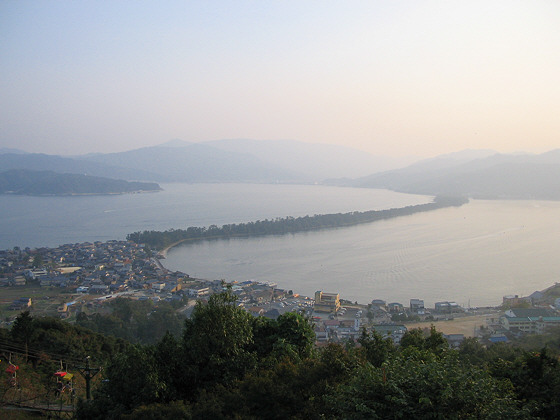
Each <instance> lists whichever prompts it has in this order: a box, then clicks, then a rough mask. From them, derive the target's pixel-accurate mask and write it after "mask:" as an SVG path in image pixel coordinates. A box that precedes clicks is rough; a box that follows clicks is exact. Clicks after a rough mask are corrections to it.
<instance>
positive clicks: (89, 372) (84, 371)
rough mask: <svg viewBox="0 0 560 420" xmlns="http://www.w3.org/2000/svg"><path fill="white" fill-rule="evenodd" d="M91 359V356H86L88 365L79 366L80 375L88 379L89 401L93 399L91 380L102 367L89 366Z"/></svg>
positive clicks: (87, 395)
mask: <svg viewBox="0 0 560 420" xmlns="http://www.w3.org/2000/svg"><path fill="white" fill-rule="evenodd" d="M89 359H90V357H89V356H88V357H86V365H85V367H78V369H79V372H80V375H82V376H83V377H84V379H85V380H86V399H87V400H88V401H89V400H91V380H92V379H93V377H94V376H95V375H97V374H98V373H99V371H100V370H101V368H92V367H90V366H89Z"/></svg>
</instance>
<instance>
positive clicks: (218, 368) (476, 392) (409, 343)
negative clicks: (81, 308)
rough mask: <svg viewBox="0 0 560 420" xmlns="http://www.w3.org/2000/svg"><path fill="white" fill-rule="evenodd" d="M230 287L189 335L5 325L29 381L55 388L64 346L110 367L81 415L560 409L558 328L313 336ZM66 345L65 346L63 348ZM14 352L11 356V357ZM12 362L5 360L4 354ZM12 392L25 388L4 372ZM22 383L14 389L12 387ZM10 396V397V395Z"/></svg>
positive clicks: (370, 414) (555, 414)
mask: <svg viewBox="0 0 560 420" xmlns="http://www.w3.org/2000/svg"><path fill="white" fill-rule="evenodd" d="M234 303H235V297H234V296H233V294H231V292H229V291H226V292H224V293H221V294H217V295H213V296H212V297H211V298H210V299H209V302H208V303H207V304H203V303H198V304H197V305H196V307H195V310H194V312H193V315H192V317H191V318H190V319H187V320H186V321H185V324H184V327H183V330H182V335H180V336H174V335H172V334H166V335H164V336H163V337H162V338H161V339H160V340H158V341H157V342H155V343H154V344H152V345H132V344H126V342H124V341H122V340H116V339H112V338H104V337H103V336H100V335H98V334H95V333H93V332H91V331H88V330H86V329H83V328H80V327H75V326H72V325H69V324H66V323H64V322H62V321H58V320H52V319H40V318H39V319H35V318H32V317H30V316H29V314H28V313H24V314H22V315H20V317H18V319H17V320H16V322H15V324H14V326H13V327H12V329H11V330H0V339H1V341H0V342H1V343H2V351H3V353H4V355H6V353H9V352H13V353H11V354H10V356H11V359H10V361H12V362H13V361H14V360H15V359H16V356H17V358H18V363H19V366H18V368H19V371H18V372H19V376H18V386H19V388H20V389H21V391H17V392H20V393H22V394H23V393H24V392H25V393H27V392H28V391H29V389H31V388H33V392H37V393H40V392H43V391H48V389H49V383H51V384H52V374H53V372H55V371H56V370H57V368H58V366H57V365H58V362H59V361H58V360H57V358H58V357H65V358H66V359H65V360H70V361H71V362H73V363H75V364H74V365H73V366H69V367H68V370H69V371H70V370H72V369H74V370H75V369H76V366H77V365H78V364H79V363H80V361H83V360H84V359H83V358H84V357H85V356H87V355H91V356H92V363H95V366H99V367H102V368H103V369H102V370H101V372H100V373H99V375H98V376H97V377H96V380H95V381H94V382H93V399H92V400H90V401H86V400H85V399H84V392H83V386H84V384H83V381H82V382H77V385H76V387H77V388H78V390H77V398H79V403H78V409H77V413H76V414H77V418H79V419H116V418H124V419H145V418H150V419H169V418H173V419H194V418H216V419H239V418H248V419H286V418H290V419H340V418H346V419H387V418H417V419H434V418H441V419H504V418H511V419H552V418H559V416H560V365H559V362H558V354H559V353H558V350H559V348H560V334H559V333H558V332H553V333H551V334H549V335H547V336H545V337H546V343H545V345H546V346H547V348H546V349H536V351H535V350H531V351H528V350H522V349H520V348H516V347H513V346H510V345H493V346H491V347H489V348H485V347H483V346H482V345H480V344H479V343H478V342H477V341H476V340H475V339H467V340H465V341H464V342H463V344H462V345H461V347H460V348H459V349H458V350H451V349H449V347H448V344H447V341H446V340H445V339H444V338H443V336H442V334H441V333H439V332H437V331H436V330H435V329H434V328H432V329H431V331H430V332H429V333H424V332H423V331H421V330H411V331H409V332H408V333H406V335H405V336H404V337H403V339H402V341H401V344H400V346H398V347H396V346H395V345H393V342H392V341H391V340H390V339H383V338H382V337H381V336H380V335H378V334H376V333H368V332H366V331H365V330H364V331H363V333H362V336H361V338H360V339H359V340H358V343H353V342H348V343H347V344H346V345H341V344H328V345H326V346H325V347H321V348H317V347H315V346H314V334H313V329H312V325H311V323H310V321H309V320H307V319H305V318H303V317H302V316H301V315H299V314H296V313H287V314H284V315H282V316H280V317H279V318H278V319H277V320H271V319H268V318H264V317H253V316H252V315H250V314H248V313H247V312H246V311H244V310H243V309H242V308H239V307H238V306H236V305H235V304H234ZM61 355H64V356H61ZM3 362H4V360H3ZM4 367H6V366H4ZM0 386H1V387H2V389H1V391H2V395H3V396H4V398H7V397H8V396H9V395H12V394H13V395H17V392H15V391H12V388H10V386H11V385H10V383H9V381H3V382H2V384H1V385H0ZM14 392H15V393H14ZM4 403H6V400H4Z"/></svg>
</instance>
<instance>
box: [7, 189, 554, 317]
mask: <svg viewBox="0 0 560 420" xmlns="http://www.w3.org/2000/svg"><path fill="white" fill-rule="evenodd" d="M163 188H164V189H165V191H163V192H159V193H147V194H127V195H119V196H102V195H100V196H80V197H24V196H0V204H1V206H0V247H1V248H3V249H6V248H12V247H14V246H20V247H26V246H29V247H39V246H57V245H60V244H63V243H76V242H85V241H90V242H91V241H97V240H99V241H106V240H109V239H124V238H125V237H126V234H128V233H131V232H135V231H139V230H152V229H153V230H165V229H170V228H186V227H188V226H209V225H211V224H216V225H218V226H220V225H222V224H226V223H239V222H248V221H256V220H263V219H267V218H268V219H270V218H275V217H285V216H294V217H297V216H304V215H307V214H309V215H313V214H326V213H338V212H349V211H354V210H357V211H364V210H373V209H386V208H394V207H403V206H407V205H413V204H420V203H425V202H428V201H431V197H425V196H416V195H407V194H399V193H395V192H391V191H386V190H371V189H355V188H338V187H326V186H315V185H307V186H302V185H261V184H164V185H163ZM559 216H560V202H556V201H530V200H529V201H482V200H473V201H471V202H470V203H469V204H467V205H464V206H462V207H459V208H446V209H440V210H436V211H432V212H426V213H418V214H414V215H411V216H404V217H399V218H395V219H390V220H385V221H379V222H374V223H370V224H365V225H358V226H353V227H345V228H336V229H329V230H323V231H317V232H304V233H297V234H289V235H284V236H265V237H257V238H235V239H228V240H215V241H207V242H199V243H190V244H183V245H180V246H177V247H175V248H172V249H171V250H170V251H169V253H168V255H167V259H166V260H164V261H163V263H164V265H165V266H166V267H167V268H169V269H172V270H180V271H183V272H186V273H188V274H190V275H191V276H196V277H201V278H208V279H225V280H228V281H232V280H238V281H242V280H248V279H254V280H258V281H269V282H275V283H277V284H278V287H281V288H285V289H292V290H293V291H294V292H299V293H302V294H307V295H312V294H313V293H314V292H315V291H316V290H324V291H327V292H339V293H340V294H341V297H343V298H346V299H350V300H352V301H358V302H361V303H367V302H368V301H371V299H374V298H375V299H378V298H379V299H385V300H387V301H390V302H395V301H396V302H401V303H404V304H405V305H408V301H409V299H411V298H420V299H424V300H425V302H426V305H428V306H433V303H434V302H436V301H440V300H452V301H456V302H457V303H459V304H461V305H464V306H487V305H498V304H500V303H501V301H502V297H503V296H504V295H507V294H519V295H527V294H530V293H531V292H533V291H535V290H542V289H544V288H546V287H548V286H550V285H553V284H554V283H555V282H556V281H558V279H559V275H560V258H559V254H560V235H559V232H560V217H559Z"/></svg>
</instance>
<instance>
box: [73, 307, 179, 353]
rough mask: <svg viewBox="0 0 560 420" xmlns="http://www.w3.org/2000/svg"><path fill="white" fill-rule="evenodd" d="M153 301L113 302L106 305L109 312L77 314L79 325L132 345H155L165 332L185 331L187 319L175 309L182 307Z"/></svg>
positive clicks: (176, 332)
mask: <svg viewBox="0 0 560 420" xmlns="http://www.w3.org/2000/svg"><path fill="white" fill-rule="evenodd" d="M182 304H183V302H182V301H177V303H175V304H174V303H167V302H163V301H160V302H159V303H158V304H157V305H155V304H154V303H153V302H152V301H151V300H144V301H138V300H131V299H126V298H117V299H113V300H112V301H111V302H108V303H107V304H106V307H107V309H108V310H109V311H110V313H107V314H100V313H95V314H93V315H87V314H85V313H84V312H81V313H80V314H78V316H77V319H76V324H77V325H79V326H81V327H84V328H88V329H90V330H92V331H95V332H98V333H101V334H104V335H110V336H114V337H117V338H122V339H125V340H128V341H130V342H132V343H141V344H154V343H156V342H158V341H159V340H160V339H161V338H162V337H163V336H164V335H165V333H166V332H170V333H171V334H173V335H175V336H179V335H180V334H181V332H182V330H183V322H184V316H182V315H180V314H178V313H177V312H176V309H177V307H178V306H180V305H182Z"/></svg>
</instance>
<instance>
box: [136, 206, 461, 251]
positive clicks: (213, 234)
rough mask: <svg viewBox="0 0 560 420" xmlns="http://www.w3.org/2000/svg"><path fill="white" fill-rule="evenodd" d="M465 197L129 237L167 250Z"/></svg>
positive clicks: (385, 215) (400, 212)
mask: <svg viewBox="0 0 560 420" xmlns="http://www.w3.org/2000/svg"><path fill="white" fill-rule="evenodd" d="M468 201H469V200H468V199H467V198H463V197H442V196H438V197H435V198H434V200H433V202H431V203H426V204H417V205H413V206H406V207H402V208H393V209H388V210H370V211H365V212H359V211H354V212H350V213H336V214H316V215H314V216H303V217H295V218H294V217H284V218H276V219H274V220H268V219H265V220H257V221H256V222H248V223H237V224H227V225H223V226H222V227H218V226H216V225H210V226H209V227H207V228H206V227H194V226H191V227H189V228H187V229H169V230H166V231H163V232H162V231H154V230H150V231H148V230H145V231H143V232H134V233H130V234H128V235H127V237H126V239H127V240H129V241H133V242H136V243H137V244H146V245H148V246H149V247H150V248H152V249H156V250H160V251H161V250H164V249H166V248H169V247H171V246H173V245H176V244H178V243H181V242H184V241H194V240H201V239H221V238H232V237H249V236H263V235H283V234H287V233H297V232H305V231H310V230H319V229H329V228H337V227H345V226H354V225H358V224H362V223H370V222H375V221H378V220H384V219H390V218H393V217H399V216H407V215H411V214H414V213H419V212H424V211H430V210H437V209H440V208H444V207H453V206H454V207H458V206H462V205H463V204H466V203H468Z"/></svg>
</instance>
